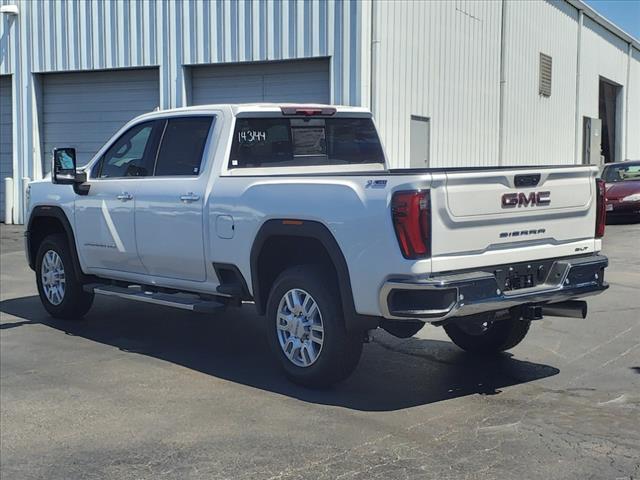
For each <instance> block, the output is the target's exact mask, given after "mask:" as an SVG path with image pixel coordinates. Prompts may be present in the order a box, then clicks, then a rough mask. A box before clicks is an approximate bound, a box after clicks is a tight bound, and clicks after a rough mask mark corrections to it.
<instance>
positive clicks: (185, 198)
mask: <svg viewBox="0 0 640 480" xmlns="http://www.w3.org/2000/svg"><path fill="white" fill-rule="evenodd" d="M198 200H200V195H196V194H194V193H193V192H189V193H187V194H186V195H180V201H181V202H184V203H191V202H197V201H198Z"/></svg>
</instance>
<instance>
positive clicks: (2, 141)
mask: <svg viewBox="0 0 640 480" xmlns="http://www.w3.org/2000/svg"><path fill="white" fill-rule="evenodd" d="M11 115H12V113H11V77H10V76H8V75H6V76H5V75H3V76H2V77H0V221H2V222H4V179H5V178H6V177H11V176H13V140H12V139H13V122H12V121H11Z"/></svg>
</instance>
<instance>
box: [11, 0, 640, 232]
mask: <svg viewBox="0 0 640 480" xmlns="http://www.w3.org/2000/svg"><path fill="white" fill-rule="evenodd" d="M0 5H3V7H2V11H3V13H2V14H1V17H0V127H1V132H0V148H1V151H0V174H1V177H2V178H4V177H12V178H13V179H14V182H13V183H14V188H13V196H12V204H13V210H12V213H11V217H12V218H9V219H7V220H9V221H11V220H13V221H14V222H20V223H21V222H23V221H24V218H23V198H22V187H21V179H22V178H23V177H30V178H40V177H41V176H42V175H43V173H44V172H46V171H48V170H49V157H50V152H51V149H52V148H53V147H54V146H74V147H75V148H76V149H77V151H78V155H79V161H80V162H82V161H86V160H88V159H89V158H90V157H91V156H92V154H93V153H94V152H95V151H96V150H97V149H98V147H99V146H100V145H101V144H102V143H103V142H104V141H105V140H106V139H108V138H109V137H110V136H111V135H112V134H113V133H114V132H115V131H116V130H117V129H118V127H119V126H121V125H122V124H123V123H125V122H126V121H128V120H129V119H131V118H132V117H133V116H135V115H138V114H140V113H143V112H147V111H150V110H153V109H154V108H156V107H159V108H171V107H179V106H184V105H192V104H203V103H215V102H253V101H273V102H285V101H287V102H322V103H341V104H349V105H363V106H367V107H370V108H371V109H372V110H373V112H374V115H375V116H376V119H377V123H378V126H379V128H380V131H381V134H382V137H383V141H384V143H385V146H386V150H387V152H388V154H389V156H390V158H391V161H392V163H393V166H394V167H419V166H466V165H497V164H503V165H511V164H548V163H553V164H560V163H562V164H570V163H581V162H583V161H585V159H587V161H588V159H594V158H596V159H599V157H600V154H601V153H602V154H603V155H604V157H605V161H612V160H622V159H631V158H634V159H635V158H640V43H639V42H638V41H637V40H635V39H633V38H632V37H630V36H629V35H627V34H625V33H624V32H623V31H621V30H620V29H618V28H617V27H616V26H614V25H612V24H611V23H609V22H608V21H607V20H605V19H603V18H602V17H600V16H599V15H598V14H596V13H595V12H594V11H593V10H591V9H590V8H588V7H587V6H586V5H584V4H583V3H581V2H580V1H578V0H558V1H544V0H534V1H529V2H521V1H515V0H478V1H476V0H443V1H428V2H427V1H403V0H396V1H393V0H390V1H387V0H353V1H349V0H344V1H340V0H336V1H332V0H328V1H325V0H217V1H216V0H184V1H181V0H106V1H105V0H55V1H54V0H39V1H31V0H0ZM639 21H640V19H639ZM590 119H600V120H599V121H598V120H595V121H592V120H590ZM598 129H601V136H597V137H596V135H597V133H598V131H599V130H598ZM585 132H586V134H585ZM594 139H595V142H596V143H597V145H596V143H593V141H594ZM600 139H602V141H600ZM1 188H2V192H0V193H1V195H0V198H2V202H4V196H5V195H4V183H2V187H1ZM0 212H2V213H0V215H3V214H4V213H3V212H4V205H2V209H0ZM0 218H1V217H0Z"/></svg>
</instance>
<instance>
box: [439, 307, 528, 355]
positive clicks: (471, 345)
mask: <svg viewBox="0 0 640 480" xmlns="http://www.w3.org/2000/svg"><path fill="white" fill-rule="evenodd" d="M485 318H486V320H485V321H478V320H476V319H474V320H473V321H469V322H465V321H464V320H462V321H460V322H458V323H450V324H448V325H445V326H444V330H445V332H447V335H448V336H449V338H450V339H451V341H452V342H453V343H455V344H456V345H457V346H458V347H460V348H462V349H463V350H466V351H467V352H471V353H478V354H484V355H486V354H492V353H498V352H504V351H505V350H509V349H511V348H513V347H515V346H516V345H518V344H519V343H520V342H521V341H522V340H524V337H525V336H526V335H527V332H528V331H529V326H530V325H531V322H530V321H528V320H520V319H519V318H516V317H511V318H508V319H505V320H499V321H494V320H493V317H492V316H486V317H485Z"/></svg>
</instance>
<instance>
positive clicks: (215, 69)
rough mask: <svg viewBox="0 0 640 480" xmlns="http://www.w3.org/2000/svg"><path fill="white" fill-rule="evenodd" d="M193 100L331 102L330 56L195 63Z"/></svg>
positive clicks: (193, 101)
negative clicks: (249, 62) (233, 62)
mask: <svg viewBox="0 0 640 480" xmlns="http://www.w3.org/2000/svg"><path fill="white" fill-rule="evenodd" d="M191 88H192V102H191V103H192V104H193V105H205V104H210V103H251V102H276V103H278V102H281V103H285V102H287V103H329V101H330V89H329V60H328V59H325V58H322V59H314V60H289V61H283V62H267V63H252V64H236V65H207V66H195V67H192V70H191Z"/></svg>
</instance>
